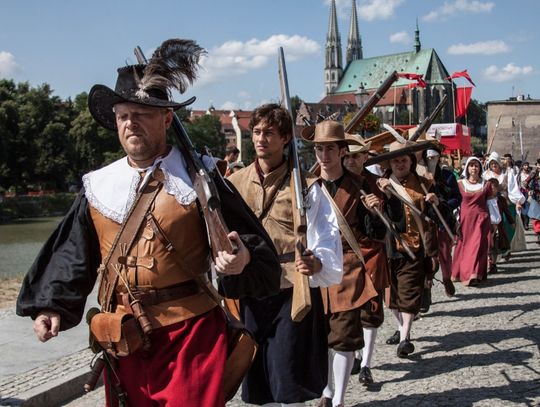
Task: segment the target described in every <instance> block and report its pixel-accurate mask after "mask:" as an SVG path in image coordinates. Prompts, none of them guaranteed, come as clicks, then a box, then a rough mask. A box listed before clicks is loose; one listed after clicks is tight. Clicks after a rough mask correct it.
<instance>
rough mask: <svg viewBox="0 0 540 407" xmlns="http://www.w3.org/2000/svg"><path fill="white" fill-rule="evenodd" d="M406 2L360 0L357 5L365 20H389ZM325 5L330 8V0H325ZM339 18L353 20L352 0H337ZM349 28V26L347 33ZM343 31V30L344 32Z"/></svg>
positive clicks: (399, 0)
mask: <svg viewBox="0 0 540 407" xmlns="http://www.w3.org/2000/svg"><path fill="white" fill-rule="evenodd" d="M404 1H405V0H359V1H358V2H357V3H358V4H357V11H358V17H359V18H360V19H363V20H367V21H373V20H388V19H389V18H390V17H393V16H394V11H395V9H396V8H397V7H398V6H399V5H400V4H402V3H403V2H404ZM324 4H326V5H327V6H330V0H325V1H324ZM336 9H337V13H338V16H339V17H340V18H341V19H343V20H346V21H349V20H350V18H351V0H336ZM348 29H349V26H348V25H347V27H346V30H345V31H344V32H347V31H348ZM342 31H343V30H342Z"/></svg>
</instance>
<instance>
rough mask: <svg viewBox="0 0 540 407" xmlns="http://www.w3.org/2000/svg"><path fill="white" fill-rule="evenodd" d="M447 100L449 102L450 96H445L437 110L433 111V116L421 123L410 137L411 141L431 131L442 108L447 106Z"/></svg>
mask: <svg viewBox="0 0 540 407" xmlns="http://www.w3.org/2000/svg"><path fill="white" fill-rule="evenodd" d="M447 100H448V95H444V96H443V98H442V99H441V101H440V102H439V104H438V105H437V106H436V107H435V109H433V111H432V112H431V114H430V115H429V116H428V117H427V118H426V119H425V120H424V121H423V122H422V123H420V126H418V128H417V129H416V131H415V132H414V134H413V135H412V136H411V137H409V140H410V141H416V140H417V139H418V137H420V136H421V135H422V133H424V132H425V131H427V130H428V129H429V127H430V126H431V124H432V123H433V121H434V120H435V119H436V118H437V116H438V115H439V113H440V112H441V110H442V108H443V107H444V105H445V104H446V101H447Z"/></svg>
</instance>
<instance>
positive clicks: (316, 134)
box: [302, 120, 385, 407]
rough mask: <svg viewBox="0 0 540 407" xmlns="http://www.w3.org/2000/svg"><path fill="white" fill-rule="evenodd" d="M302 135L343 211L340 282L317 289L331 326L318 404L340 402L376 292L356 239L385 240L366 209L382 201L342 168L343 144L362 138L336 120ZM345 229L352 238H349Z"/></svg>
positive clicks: (322, 406) (360, 179) (323, 406)
mask: <svg viewBox="0 0 540 407" xmlns="http://www.w3.org/2000/svg"><path fill="white" fill-rule="evenodd" d="M302 137H303V138H304V139H305V140H307V141H309V142H312V143H315V155H316V157H317V163H318V164H319V168H320V176H321V178H322V180H323V188H325V190H326V192H327V193H328V196H330V197H331V199H333V201H334V203H335V207H334V209H335V210H336V212H338V211H339V214H341V215H342V222H343V223H342V222H340V229H341V232H342V245H343V261H344V264H343V279H342V281H341V283H340V284H336V285H332V286H330V287H328V288H321V292H322V295H323V303H324V305H325V312H326V315H327V319H328V324H329V327H330V331H329V333H328V347H329V350H328V362H329V371H328V384H327V385H326V388H325V389H324V392H323V397H322V398H321V400H320V402H319V406H320V407H326V406H328V407H331V406H340V407H343V406H344V405H345V391H346V389H347V383H348V381H349V377H350V373H351V368H352V366H353V362H354V352H355V351H356V350H359V349H362V348H363V347H364V338H363V330H362V320H361V314H362V312H361V310H362V307H364V306H367V307H368V308H371V305H372V303H371V299H372V298H374V297H376V296H377V292H376V291H375V289H374V287H373V282H372V281H371V278H370V276H369V275H366V268H365V267H364V266H363V264H362V260H364V261H365V259H364V257H363V255H362V253H361V250H362V249H361V248H360V247H359V245H358V244H359V243H360V244H362V243H364V244H366V243H367V242H369V241H370V240H372V239H378V240H379V241H380V240H382V239H384V235H385V229H384V225H383V224H382V222H381V221H380V220H379V219H378V218H376V216H375V213H372V212H371V210H372V208H373V207H379V208H381V209H382V201H381V200H380V199H379V198H378V197H377V196H375V195H374V194H369V195H367V196H366V197H365V198H364V197H362V194H361V192H360V190H361V189H362V190H364V189H365V190H367V191H370V185H368V183H367V180H366V179H365V178H364V177H357V176H355V175H354V174H352V173H350V172H348V171H346V170H345V169H344V168H343V163H342V161H343V158H344V156H345V154H346V151H347V146H349V145H354V146H358V145H359V144H360V143H361V142H360V141H359V140H358V139H357V138H355V137H354V136H351V135H348V134H345V132H344V129H343V126H342V125H341V124H339V123H337V122H335V121H332V120H324V121H322V122H320V123H318V124H317V125H316V126H308V127H306V128H305V129H304V130H303V131H302ZM368 150H369V146H363V147H362V151H366V152H367V151H368ZM348 233H350V235H348V236H349V239H352V240H353V241H354V243H350V242H349V240H348V238H347V237H346V236H347V234H348ZM381 245H382V243H381ZM356 250H360V252H359V253H357V252H355V251H356ZM373 305H374V306H377V303H376V302H375V301H373Z"/></svg>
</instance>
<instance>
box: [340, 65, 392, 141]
mask: <svg viewBox="0 0 540 407" xmlns="http://www.w3.org/2000/svg"><path fill="white" fill-rule="evenodd" d="M398 79H399V76H398V73H397V72H396V71H394V72H392V73H391V74H390V75H389V76H388V77H387V78H386V79H385V80H384V82H383V83H382V84H381V86H379V87H378V88H377V90H376V91H375V92H374V93H373V94H372V95H371V96H370V97H369V99H368V100H367V102H366V103H365V104H364V105H363V106H361V107H360V110H358V112H356V113H355V115H354V116H353V118H352V119H351V121H350V122H349V123H348V124H347V126H345V132H346V133H353V132H354V130H355V129H356V128H357V127H358V125H359V124H360V123H361V122H362V120H364V119H365V118H366V116H367V115H368V114H369V113H370V112H371V109H373V108H374V107H375V105H376V104H377V103H378V102H379V100H380V99H381V98H382V97H383V96H384V94H385V93H386V92H388V89H390V86H392V84H393V83H394V82H395V81H397V80H398Z"/></svg>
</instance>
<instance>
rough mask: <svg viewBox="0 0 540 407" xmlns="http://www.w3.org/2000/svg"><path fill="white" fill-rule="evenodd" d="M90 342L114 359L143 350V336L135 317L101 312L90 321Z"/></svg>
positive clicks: (119, 313)
mask: <svg viewBox="0 0 540 407" xmlns="http://www.w3.org/2000/svg"><path fill="white" fill-rule="evenodd" d="M90 342H91V343H92V342H97V344H98V345H99V346H100V347H101V348H102V349H103V350H105V351H106V352H107V353H109V354H110V355H112V356H114V357H124V356H128V355H130V354H132V353H134V352H136V351H137V350H139V349H140V348H142V345H143V336H142V332H141V329H140V327H139V324H138V323H137V320H136V319H135V318H134V317H133V315H131V314H127V313H125V312H99V313H97V314H96V315H94V316H93V317H92V319H91V321H90ZM94 345H95V344H94ZM92 347H93V346H92Z"/></svg>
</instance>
